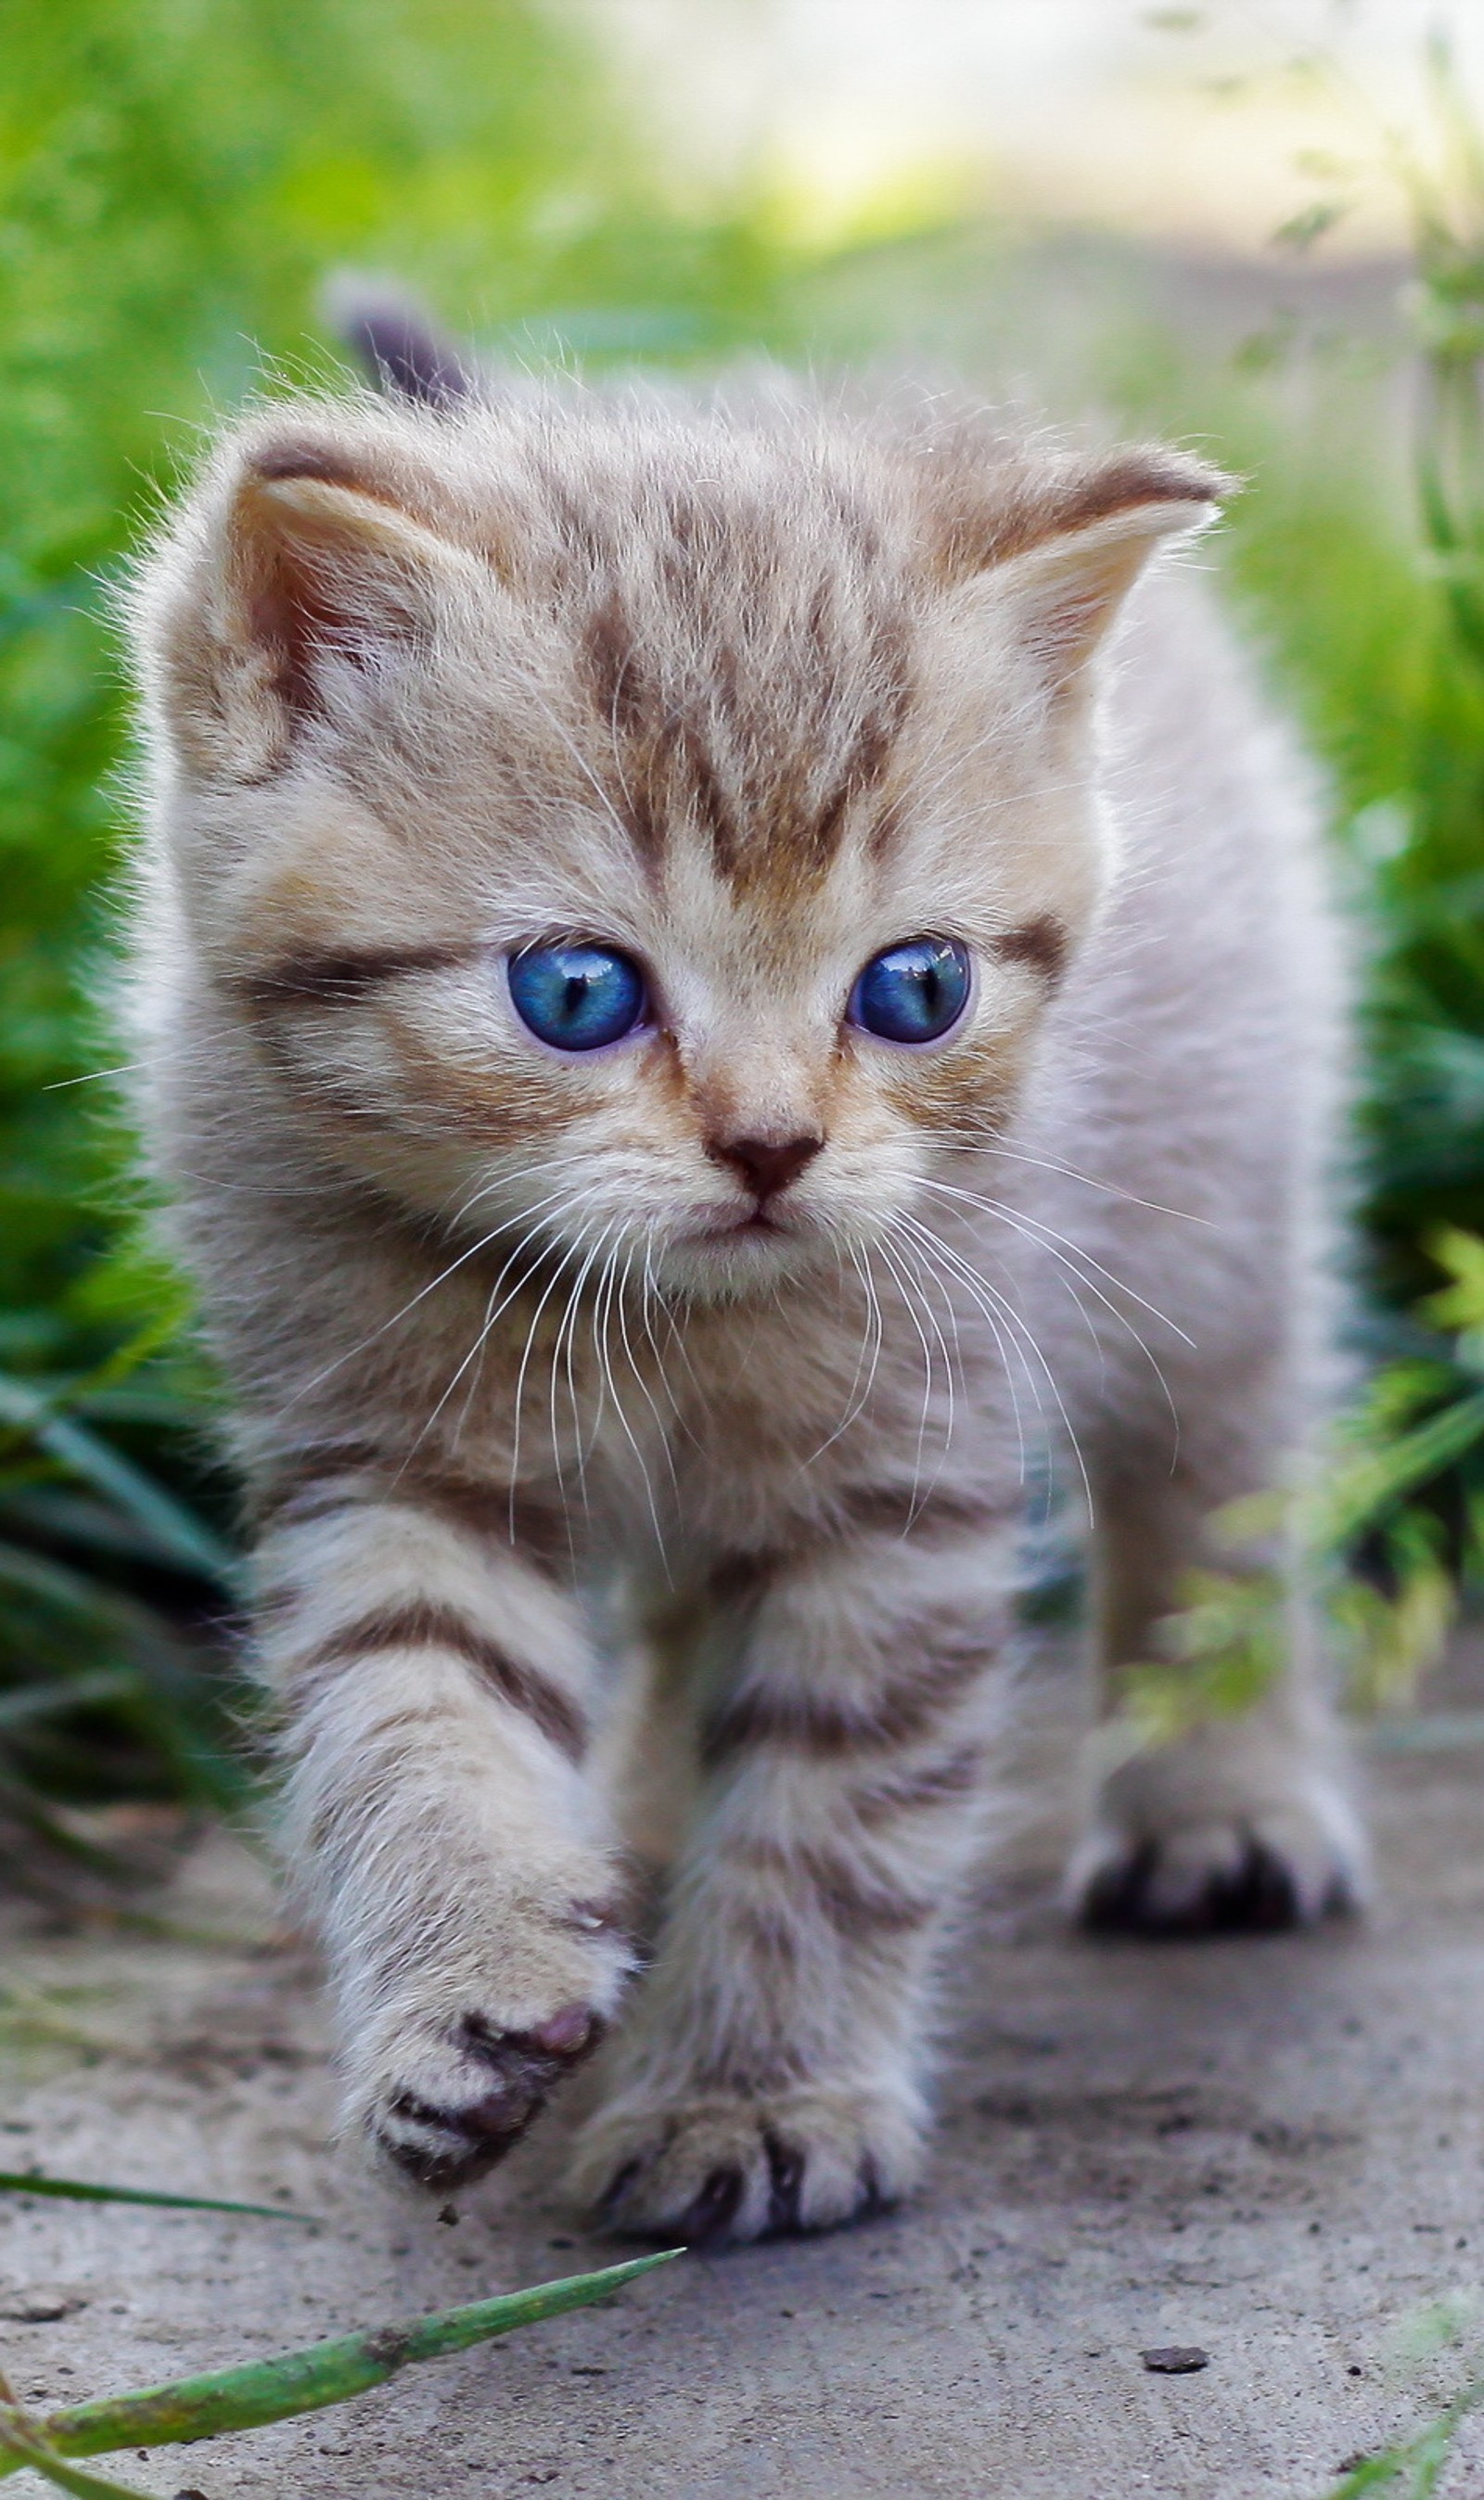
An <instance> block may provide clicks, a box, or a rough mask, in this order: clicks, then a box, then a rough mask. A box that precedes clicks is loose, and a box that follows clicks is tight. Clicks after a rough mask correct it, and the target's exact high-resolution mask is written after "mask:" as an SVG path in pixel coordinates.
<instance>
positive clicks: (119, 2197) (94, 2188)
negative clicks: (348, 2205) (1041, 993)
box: [0, 2170, 320, 2223]
mask: <svg viewBox="0 0 1484 2500" xmlns="http://www.w3.org/2000/svg"><path fill="white" fill-rule="evenodd" d="M0 2192H5V2193H8V2194H11V2195H24V2196H70V2197H72V2198H74V2199H75V2200H76V2201H77V2202H78V2203H80V2204H84V2205H169V2206H171V2207H173V2208H175V2209H177V2210H179V2211H181V2212H183V2213H190V2214H256V2215H259V2216H261V2217H262V2218H263V2219H264V2220H267V2221H270V2222H313V2223H317V2222H318V2221H319V2220H320V2217H319V2216H318V2215H317V2214H295V2213H293V2212H291V2211H290V2209H289V2207H288V2206H286V2205H239V2204H237V2203H236V2202H235V2201H234V2200H233V2199H232V2198H230V2197H226V2196H170V2195H167V2194H166V2193H165V2191H164V2189H163V2188H159V2187H105V2186H103V2185H101V2184H98V2183H95V2182H94V2181H92V2180H89V2179H49V2178H47V2177H45V2176H44V2175H43V2174H42V2173H41V2172H39V2171H36V2172H33V2171H30V2170H0Z"/></svg>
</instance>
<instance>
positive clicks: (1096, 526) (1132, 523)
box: [936, 449, 1234, 696]
mask: <svg viewBox="0 0 1484 2500" xmlns="http://www.w3.org/2000/svg"><path fill="white" fill-rule="evenodd" d="M1007 483H1008V490H1007V491H1006V486H1005V485H1002V488H1001V492H1000V494H999V495H998V497H993V498H988V497H986V498H985V499H984V500H983V501H982V502H980V503H977V504H975V503H973V501H971V500H968V499H965V500H963V501H961V502H960V503H959V505H958V509H957V510H949V511H948V512H947V513H946V514H944V515H942V516H941V528H940V538H939V543H938V546H937V549H936V552H937V555H938V558H939V563H940V571H941V573H942V574H943V575H944V576H946V577H947V578H948V579H949V580H951V581H955V582H958V583H973V584H976V585H981V586H982V588H983V590H984V591H986V592H988V593H992V595H993V597H994V600H995V604H996V606H997V608H999V609H1000V610H1001V611H1002V612H1005V611H1006V609H1007V610H1008V612H1009V614H1010V615H1011V617H1012V618H1013V621H1014V625H1015V629H1016V634H1017V638H1018V640H1019V641H1020V642H1021V644H1022V647H1024V648H1026V649H1028V650H1029V652H1030V653H1031V655H1032V657H1033V658H1034V660H1035V661H1036V663H1037V665H1038V667H1039V670H1040V671H1041V673H1042V674H1043V675H1044V677H1045V680H1046V682H1047V685H1048V687H1049V689H1050V691H1051V692H1052V694H1053V696H1067V695H1070V694H1072V692H1073V691H1074V690H1075V689H1076V688H1077V687H1078V686H1079V685H1080V684H1081V682H1082V681H1083V677H1084V673H1085V671H1086V668H1087V664H1088V662H1089V661H1090V660H1091V659H1092V657H1093V655H1094V653H1095V652H1096V651H1097V649H1098V646H1099V644H1100V643H1101V642H1102V641H1103V639H1104V636H1105V634H1106V632H1107V630H1108V627H1109V626H1110V625H1111V623H1112V621H1113V618H1114V617H1115V616H1116V614H1117V612H1118V609H1119V608H1120V606H1121V605H1122V603H1123V600H1124V598H1125V597H1126V595H1127V593H1128V592H1129V591H1130V590H1131V589H1132V587H1133V585H1134V583H1135V581H1136V580H1137V579H1138V576H1139V574H1140V573H1141V572H1142V570H1143V568H1144V566H1145V564H1146V563H1147V562H1148V560H1149V557H1150V556H1151V554H1152V553H1153V552H1154V549H1155V548H1156V547H1157V546H1158V545H1159V544H1160V543H1161V542H1162V541H1165V540H1169V539H1171V538H1180V537H1189V536H1191V535H1193V534H1194V533H1195V532H1196V531H1198V530H1201V529H1204V528H1205V527H1206V526H1207V525H1208V523H1209V522H1211V521H1212V520H1213V519H1214V518H1215V517H1216V514H1217V512H1218V511H1219V510H1220V508H1221V505H1222V503H1223V502H1224V501H1225V499H1226V497H1227V496H1228V495H1229V494H1230V493H1232V492H1233V490H1234V481H1233V480H1232V479H1231V478H1229V477H1223V476H1222V474H1221V472H1220V471H1219V470H1215V469H1211V468H1208V467H1207V466H1206V465H1205V463H1204V462H1203V461H1198V460H1193V459H1190V458H1187V457H1185V456H1184V455H1182V454H1181V453H1178V452H1172V451H1163V450H1158V449H1155V450H1134V451H1123V452H1116V453H1113V454H1111V455H1109V456H1108V457H1106V458H1105V459H1103V460H1101V461H1096V462H1087V463H1082V464H1079V465H1077V466H1075V467H1069V468H1063V469H1061V470H1060V471H1056V470H1053V471H1051V472H1050V473H1049V474H1043V475H1042V476H1041V477H1034V478H1021V479H1016V480H1014V481H1013V482H1012V483H1009V482H1008V481H1007Z"/></svg>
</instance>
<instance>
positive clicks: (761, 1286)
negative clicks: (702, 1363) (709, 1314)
mask: <svg viewBox="0 0 1484 2500" xmlns="http://www.w3.org/2000/svg"><path fill="white" fill-rule="evenodd" d="M834 1255H835V1254H834V1252H833V1250H832V1247H831V1244H830V1242H829V1239H828V1237H827V1236H826V1235H825V1234H823V1233H822V1232H820V1231H819V1230H817V1229H816V1228H815V1227H814V1226H812V1225H810V1226H808V1227H805V1226H800V1225H794V1224H781V1223H778V1222H776V1221H774V1220H772V1219H770V1218H768V1217H766V1216H754V1217H750V1218H748V1219H746V1220H745V1221H743V1222H741V1223H721V1224H716V1225H711V1226H707V1227H698V1229H697V1230H696V1231H695V1232H694V1233H683V1234H676V1236H675V1237H674V1238H673V1239H672V1240H670V1241H669V1242H667V1243H666V1245H665V1248H664V1250H663V1251H662V1252H661V1254H660V1257H659V1260H658V1262H657V1267H658V1273H659V1276H660V1279H661V1281H662V1282H663V1283H664V1284H666V1285H668V1286H670V1287H671V1288H672V1289H674V1290H676V1291H678V1292H680V1293H683V1294H686V1295H688V1296H690V1297H691V1298H692V1299H694V1300H697V1301H711V1302H729V1301H742V1300H745V1299H747V1298H748V1297H749V1296H750V1295H752V1294H759V1293H769V1294H771V1293H774V1292H775V1291H776V1289H777V1287H778V1286H779V1285H780V1284H781V1283H783V1282H785V1281H786V1280H787V1279H789V1278H790V1277H800V1276H804V1275H806V1274H808V1273H810V1272H811V1271H813V1270H814V1269H816V1268H818V1267H819V1266H821V1265H822V1264H830V1263H832V1262H833V1259H834Z"/></svg>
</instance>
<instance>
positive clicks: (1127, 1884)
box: [1082, 1839, 1339, 1937]
mask: <svg viewBox="0 0 1484 2500" xmlns="http://www.w3.org/2000/svg"><path fill="white" fill-rule="evenodd" d="M1158 1863H1159V1844H1158V1842H1156V1841H1153V1840H1146V1841H1144V1842H1142V1843H1141V1845H1140V1846H1139V1847H1138V1849H1137V1850H1135V1852H1134V1854H1133V1856H1132V1857H1131V1858H1129V1859H1125V1861H1124V1863H1123V1864H1122V1865H1121V1866H1115V1867H1109V1868H1107V1869H1106V1870H1105V1872H1104V1873H1103V1874H1102V1875H1100V1876H1099V1877H1098V1879H1097V1881H1096V1883H1095V1884H1094V1885H1093V1887H1092V1890H1091V1891H1090V1892H1089V1893H1088V1896H1087V1900H1086V1902H1085V1904H1084V1906H1083V1911H1082V1924H1083V1925H1084V1926H1088V1927H1091V1928H1093V1929H1095V1930H1097V1931H1098V1932H1100V1933H1102V1934H1119V1935H1143V1936H1175V1937H1178V1936H1209V1935H1276V1934H1278V1933H1280V1932H1281V1931H1282V1930H1283V1929H1285V1928H1289V1927H1296V1926H1298V1925H1299V1924H1300V1913H1299V1896H1298V1893H1297V1891H1296V1890H1295V1887H1294V1879H1293V1877H1292V1875H1291V1874H1290V1872H1289V1870H1288V1868H1287V1867H1286V1866H1285V1865H1284V1863H1283V1860H1282V1859H1281V1858H1279V1857H1278V1856H1277V1854H1276V1852H1275V1851H1273V1850H1271V1849H1269V1848H1266V1847H1265V1846H1264V1844H1263V1842H1262V1841H1260V1840H1252V1839H1249V1840H1248V1842H1247V1844H1246V1848H1245V1851H1244V1853H1243V1856H1242V1860H1241V1863H1240V1865H1239V1866H1238V1867H1237V1868H1236V1869H1235V1871H1234V1872H1232V1873H1229V1874H1220V1873H1213V1874H1212V1876H1211V1877H1210V1880H1209V1882H1208V1883H1207V1884H1206V1887H1205V1890H1204V1892H1202V1893H1201V1894H1200V1895H1199V1896H1198V1898H1196V1899H1195V1900H1193V1901H1190V1902H1188V1903H1187V1904H1186V1905H1185V1907H1184V1908H1183V1909H1181V1910H1178V1911H1170V1910H1166V1909H1163V1908H1161V1907H1159V1906H1157V1905H1156V1903H1155V1902H1154V1900H1153V1899H1152V1897H1151V1895H1152V1886H1153V1878H1154V1874H1155V1869H1156V1867H1157V1865H1158ZM1334 1906H1336V1907H1337V1906H1339V1904H1338V1903H1337V1902H1336V1904H1334Z"/></svg>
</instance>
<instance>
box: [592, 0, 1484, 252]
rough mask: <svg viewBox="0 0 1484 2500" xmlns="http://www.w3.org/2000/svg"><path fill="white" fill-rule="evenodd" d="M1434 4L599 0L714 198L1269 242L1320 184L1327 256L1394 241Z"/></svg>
mask: <svg viewBox="0 0 1484 2500" xmlns="http://www.w3.org/2000/svg"><path fill="white" fill-rule="evenodd" d="M1481 14H1484V13H1481V12H1479V11H1478V10H1477V8H1474V7H1463V8H1458V9H1455V10H1453V11H1452V12H1446V11H1440V10H1439V9H1438V8H1437V7H1436V6H1435V5H1430V0H1369V5H1368V0H1349V5H1346V0H1214V5H1212V6H1210V7H1205V8H1202V7H1180V6H1169V7H1142V6H1138V5H1135V0H589V16H588V22H589V23H590V24H591V25H592V26H593V28H594V30H595V31H596V32H597V33H598V35H599V37H600V39H601V40H602V41H603V42H604V43H605V44H606V45H610V46H612V47H613V48H614V49H616V51H617V53H618V55H619V57H620V59H621V60H622V62H623V64H624V66H625V69H626V71H627V74H628V80H627V82H628V88H629V93H630V96H631V98H632V100H633V103H634V106H635V109H636V110H637V112H638V113H639V114H640V115H641V116H642V117H643V118H644V119H645V120H647V121H648V123H649V124H650V126H651V127H652V129H653V130H654V132H655V134H656V136H657V137H658V138H659V139H660V140H661V143H662V145H663V146H664V148H665V150H666V152H667V154H668V155H669V156H670V157H671V158H672V160H673V162H674V163H675V165H676V167H677V168H683V169H684V170H685V171H686V173H687V174H688V175H689V177H690V179H691V180H692V181H696V182H698V183H699V184H701V185H703V186H707V185H712V184H715V183H717V182H718V181H726V180H727V179H731V180H734V181H735V180H740V179H751V180H754V181H756V180H761V181H765V182H769V183H772V184H773V185H775V189H776V192H777V195H778V197H779V199H780V201H781V202H784V203H786V204H787V208H788V210H789V212H790V213H791V214H793V215H794V216H795V217H796V218H797V219H798V221H799V223H800V225H801V227H802V228H803V229H805V230H807V231H808V232H809V233H811V234H813V235H815V236H816V237H820V238H823V237H826V236H829V237H835V238H839V237H841V236H842V235H844V234H848V233H852V232H858V231H860V230H861V229H862V227H870V226H872V225H874V224H876V223H878V222H879V221H880V220H882V219H883V218H887V219H889V218H890V217H892V216H893V215H894V214H895V215H898V216H900V215H902V214H910V213H911V211H912V209H913V208H915V209H916V210H917V211H918V212H919V213H920V212H921V210H922V209H923V208H924V207H926V206H927V205H928V204H930V203H935V204H938V205H943V204H946V203H947V202H950V201H956V202H957V203H959V204H960V205H964V206H967V205H969V204H971V203H976V204H978V205H980V206H987V205H991V204H992V205H994V206H996V207H999V208H1001V209H1002V210H1007V211H1013V212H1020V213H1022V214H1032V215H1041V216H1050V217H1053V218H1058V219H1075V220H1084V221H1087V222H1090V223H1100V224H1111V225H1114V226H1117V227H1119V228H1121V229H1124V230H1126V231H1129V232H1133V233H1138V234H1144V235H1150V236H1160V237H1164V238H1173V237H1178V238H1181V239H1184V240H1188V241H1192V242H1194V241H1197V240H1199V241H1201V242H1204V243H1206V244H1208V245H1211V246H1213V247H1224V248H1226V249H1228V250H1232V251H1246V252H1252V251H1260V250H1262V249H1263V248H1264V247H1265V246H1267V245H1268V244H1269V243H1270V239H1271V237H1272V235H1273V233H1274V232H1275V231H1276V230H1277V229H1278V228H1279V227H1280V226H1282V225H1283V224H1284V222H1285V221H1286V220H1288V219H1291V218H1293V217H1295V216H1297V215H1300V214H1303V212H1304V211H1305V210H1307V209H1309V208H1310V207H1311V206H1312V205H1313V203H1314V201H1315V198H1316V195H1317V194H1318V193H1320V192H1321V191H1322V192H1323V193H1324V194H1325V196H1326V197H1327V198H1329V199H1332V200H1334V201H1335V203H1336V205H1341V204H1342V207H1343V214H1342V215H1341V216H1338V217H1336V223H1335V227H1334V230H1333V242H1332V244H1331V248H1336V249H1338V250H1340V251H1344V252H1348V253H1355V252H1361V251H1367V250H1374V249H1376V248H1378V247H1397V246H1398V245H1399V244H1400V243H1401V241H1402V236H1403V234H1404V223H1405V221H1404V209H1403V203H1402V199H1401V197H1400V194H1399V190H1398V185H1397V181H1396V166H1395V155H1394V150H1395V148H1396V146H1397V143H1398V142H1402V143H1403V144H1406V143H1410V144H1411V145H1413V146H1422V147H1424V148H1425V147H1426V145H1427V144H1428V119H1429V115H1428V110H1427V100H1426V94H1425V78H1424V71H1423V61H1424V52H1425V48H1426V44H1427V40H1428V37H1429V35H1430V34H1431V33H1432V32H1434V31H1435V29H1437V28H1438V27H1440V26H1449V25H1451V28H1452V31H1453V34H1454V38H1455V46H1456V50H1457V53H1458V57H1459V62H1460V68H1461V72H1462V75H1463V77H1464V79H1465V81H1466V82H1467V83H1468V84H1469V85H1476V84H1478V83H1480V82H1484V28H1481V27H1480V25H1479V23H1478V20H1479V18H1480V16H1481Z"/></svg>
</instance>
